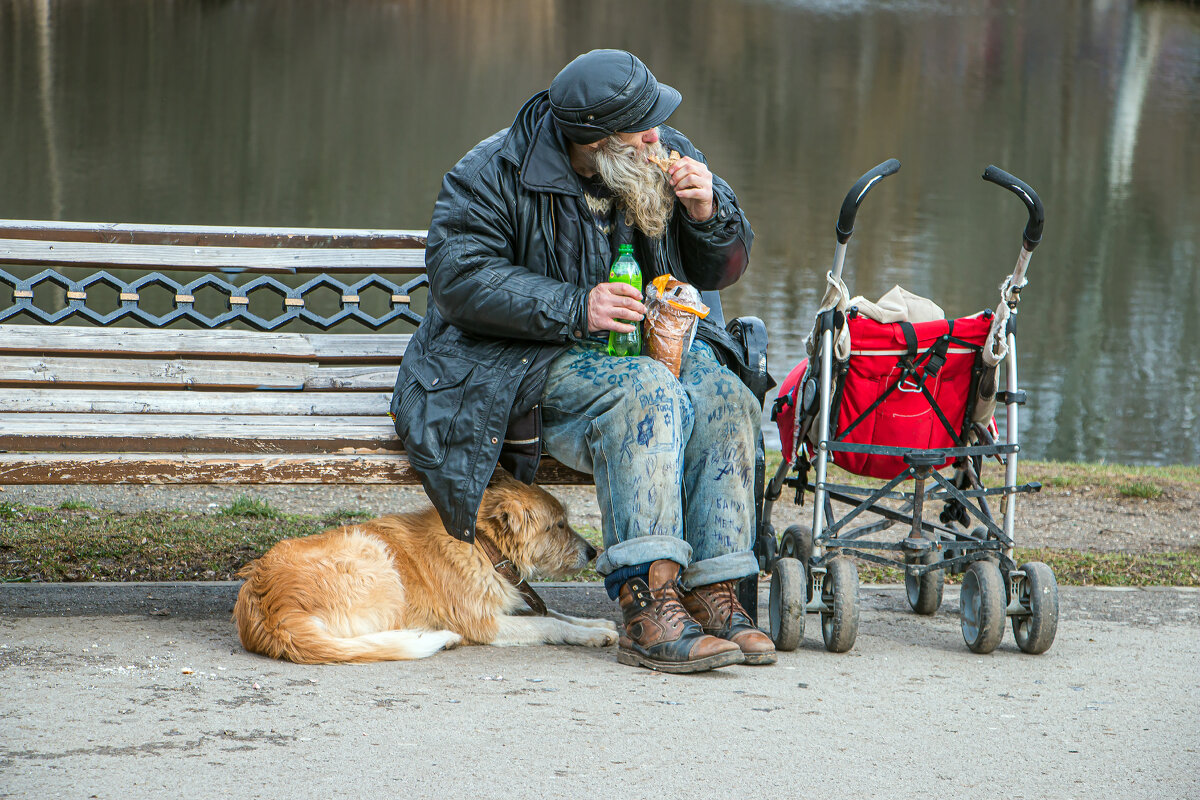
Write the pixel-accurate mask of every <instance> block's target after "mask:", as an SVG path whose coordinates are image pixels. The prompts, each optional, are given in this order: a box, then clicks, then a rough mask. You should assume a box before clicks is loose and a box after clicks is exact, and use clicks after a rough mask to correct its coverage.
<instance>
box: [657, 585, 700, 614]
mask: <svg viewBox="0 0 1200 800" xmlns="http://www.w3.org/2000/svg"><path fill="white" fill-rule="evenodd" d="M668 590H671V591H668ZM682 590H683V587H682V586H680V584H679V581H678V580H676V581H672V582H671V583H668V584H664V585H663V587H662V588H661V589H660V590H658V591H654V590H651V592H650V596H651V597H654V598H655V599H656V600H658V601H659V602H660V603H661V605H660V606H659V613H660V614H661V615H662V616H663V617H665V618H666V619H667V621H668V622H677V621H686V620H690V619H691V618H692V615H691V614H689V613H688V611H687V609H686V608H684V607H683V603H681V602H680V601H679V596H680V593H681V592H682Z"/></svg>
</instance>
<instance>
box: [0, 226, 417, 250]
mask: <svg viewBox="0 0 1200 800" xmlns="http://www.w3.org/2000/svg"><path fill="white" fill-rule="evenodd" d="M0 239H32V240H37V241H57V242H95V243H109V244H170V245H200V246H206V245H227V246H230V245H231V246H242V247H303V246H307V247H335V248H336V247H356V248H364V247H365V248H377V247H388V248H393V247H394V248H424V247H425V231H419V230H386V229H380V230H375V229H367V228H263V227H242V226H233V227H225V226H214V225H145V224H138V223H132V224H131V223H114V222H54V221H49V220H22V219H3V220H0Z"/></svg>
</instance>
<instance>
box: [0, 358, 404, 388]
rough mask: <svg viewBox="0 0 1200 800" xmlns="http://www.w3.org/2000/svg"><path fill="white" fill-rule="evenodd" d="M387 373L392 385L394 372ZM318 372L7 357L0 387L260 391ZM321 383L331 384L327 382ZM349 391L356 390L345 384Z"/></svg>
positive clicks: (1, 363)
mask: <svg viewBox="0 0 1200 800" xmlns="http://www.w3.org/2000/svg"><path fill="white" fill-rule="evenodd" d="M340 369H345V368H340ZM363 369H366V368H363ZM391 369H392V380H393V384H394V383H395V375H396V370H397V368H396V367H393V368H391ZM316 371H317V367H316V364H311V363H300V362H286V361H279V362H271V361H198V360H193V359H187V358H183V359H171V360H155V359H145V360H140V359H124V358H76V357H66V356H64V357H52V358H40V357H37V356H5V357H4V358H0V385H3V384H22V385H26V384H39V383H40V384H45V383H54V384H62V385H70V386H129V387H131V388H132V387H137V388H149V387H154V386H163V387H169V386H191V387H196V388H199V387H206V386H212V387H226V388H229V387H235V386H240V387H244V388H247V389H254V388H258V387H272V388H286V389H295V388H299V387H301V386H304V385H305V384H307V382H308V381H309V380H310V379H315V377H316V376H315V373H316ZM364 380H365V379H364ZM324 382H325V383H330V381H328V380H325V381H324ZM347 383H350V381H347ZM329 388H337V387H329ZM347 388H357V387H349V386H348V387H347ZM389 388H390V387H389Z"/></svg>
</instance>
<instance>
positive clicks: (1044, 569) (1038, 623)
mask: <svg viewBox="0 0 1200 800" xmlns="http://www.w3.org/2000/svg"><path fill="white" fill-rule="evenodd" d="M1021 572H1023V573H1025V577H1024V578H1021V579H1020V580H1019V581H1018V582H1017V601H1018V602H1019V603H1020V604H1021V607H1022V608H1023V609H1028V611H1029V615H1028V616H1017V617H1013V618H1012V629H1013V638H1015V639H1016V640H1017V647H1019V648H1021V651H1022V652H1024V653H1029V654H1031V655H1038V654H1040V653H1044V652H1046V651H1047V650H1049V649H1050V645H1052V644H1054V635H1055V634H1056V633H1058V581H1057V580H1055V578H1054V572H1053V570H1051V569H1050V567H1049V566H1048V565H1046V564H1043V563H1042V562H1041V561H1031V562H1029V563H1028V564H1022V565H1021Z"/></svg>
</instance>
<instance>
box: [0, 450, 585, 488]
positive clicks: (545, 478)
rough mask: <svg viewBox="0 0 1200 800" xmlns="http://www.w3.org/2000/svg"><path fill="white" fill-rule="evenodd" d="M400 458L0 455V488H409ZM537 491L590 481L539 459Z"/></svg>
mask: <svg viewBox="0 0 1200 800" xmlns="http://www.w3.org/2000/svg"><path fill="white" fill-rule="evenodd" d="M419 482H420V476H419V475H418V474H417V473H416V471H415V470H413V468H412V467H411V466H410V465H409V463H408V459H407V458H406V457H405V456H404V454H403V453H394V454H389V455H304V456H294V455H291V456H290V455H279V456H253V455H245V454H211V455H172V454H151V453H133V454H119V455H114V454H80V455H65V454H60V453H46V454H38V455H37V456H33V457H31V456H28V455H23V454H14V453H0V484H11V485H22V484H25V485H28V484H60V485H61V484H138V485H142V484H297V483H303V484H414V483H419ZM537 482H538V483H540V484H542V485H547V486H548V485H579V484H584V485H587V484H591V483H592V477H591V476H590V475H585V474H583V473H581V472H575V471H574V470H572V469H569V468H567V467H564V466H563V465H562V464H559V463H558V462H557V461H555V460H554V459H551V458H543V459H542V463H541V466H540V467H539V469H538V473H537Z"/></svg>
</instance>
